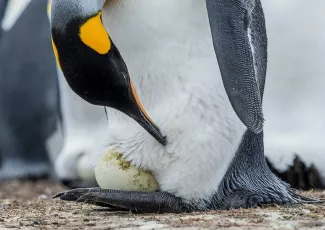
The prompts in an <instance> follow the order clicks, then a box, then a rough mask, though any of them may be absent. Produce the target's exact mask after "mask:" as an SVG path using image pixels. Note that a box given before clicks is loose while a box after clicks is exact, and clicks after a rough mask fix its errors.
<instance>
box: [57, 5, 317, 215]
mask: <svg viewBox="0 0 325 230" xmlns="http://www.w3.org/2000/svg"><path fill="white" fill-rule="evenodd" d="M104 3H105V1H104V0H97V1H81V0H75V1H66V0H56V1H54V2H53V5H52V23H51V28H52V39H53V47H54V52H55V54H56V56H57V61H58V63H59V65H60V67H61V69H62V71H63V73H64V75H65V77H66V80H67V82H68V83H69V85H70V87H71V88H72V89H73V90H74V91H75V92H76V93H77V94H78V95H79V96H80V97H82V98H83V99H85V100H86V101H88V102H90V103H93V104H97V105H103V106H108V107H111V108H114V109H116V110H119V111H114V110H109V111H108V116H109V119H110V125H109V134H108V136H107V138H106V141H107V147H106V149H107V150H111V149H114V150H117V151H119V152H120V153H121V154H122V155H123V157H125V158H126V159H127V160H129V161H131V163H132V164H134V165H135V166H137V167H142V168H144V169H148V170H150V171H152V172H153V174H154V176H155V178H156V179H157V181H158V183H159V185H160V191H157V192H152V193H142V192H126V191H115V190H107V189H100V188H89V189H74V190H70V191H67V192H63V193H60V194H58V195H57V197H60V198H61V199H62V200H68V201H78V202H88V203H94V204H98V205H104V206H108V207H113V208H124V209H130V210H136V211H150V212H157V211H171V212H183V211H197V210H209V209H229V208H247V207H255V206H257V205H261V204H267V203H278V204H294V203H302V202H313V200H312V199H309V198H305V197H301V196H299V195H297V194H296V193H294V192H293V191H292V190H291V189H290V188H289V187H288V185H287V184H285V183H284V182H282V181H281V180H280V179H278V178H277V177H276V176H275V175H274V174H273V173H272V172H271V171H270V170H269V168H268V166H267V164H266V161H265V157H264V152H263V151H264V150H263V131H262V130H263V113H262V96H263V91H264V82H265V75H266V61H267V37H266V31H265V23H264V14H263V10H262V6H261V3H260V1H259V0H218V1H216V0H207V1H206V3H205V2H204V1H196V0H179V1H172V0H162V1H144V0H138V1H136V2H135V1H127V0H125V1H108V2H107V4H106V5H105V6H104ZM103 7H104V10H103V11H102V8H103ZM164 13H166V15H168V16H166V15H164ZM176 19H177V20H176ZM103 24H104V25H105V27H104V26H103ZM197 31H200V33H198V32H197ZM107 32H108V33H109V34H108V33H107ZM211 34H212V39H211ZM113 41H114V42H113ZM213 46H214V48H215V52H214V48H213ZM215 54H216V55H217V60H218V64H219V68H220V72H221V77H222V78H220V76H216V75H217V74H218V65H217V61H216V58H215ZM125 63H127V66H126V64H125ZM129 73H130V74H129ZM130 75H131V76H130ZM221 79H222V80H221ZM136 91H138V93H139V97H138V96H137V93H136ZM139 98H141V101H142V103H143V106H142V104H141V103H140V99H139ZM145 108H146V110H145ZM120 112H123V113H124V114H126V115H128V116H129V117H131V118H133V119H130V118H129V117H128V116H125V115H124V114H122V113H120ZM134 120H135V121H137V122H138V123H139V124H140V125H141V126H142V127H143V128H144V129H143V128H142V127H141V126H139V125H138V124H136V123H135V122H134ZM147 131H148V132H147ZM149 133H150V134H151V135H150V134H149Z"/></svg>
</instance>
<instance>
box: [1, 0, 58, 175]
mask: <svg viewBox="0 0 325 230" xmlns="http://www.w3.org/2000/svg"><path fill="white" fill-rule="evenodd" d="M46 9H47V1H45V0H32V1H27V0H17V1H13V0H12V1H4V0H2V1H0V17H2V18H1V20H2V31H3V32H2V35H1V38H0V180H3V179H12V178H36V179H37V178H43V177H47V176H49V175H51V174H52V172H53V169H52V164H51V157H54V155H55V153H57V152H59V151H60V149H61V145H62V133H61V130H60V123H61V117H60V112H59V110H60V101H59V91H58V82H57V71H56V63H55V57H54V55H53V51H52V47H51V40H50V26H49V25H50V24H49V21H48V20H47V10H46Z"/></svg>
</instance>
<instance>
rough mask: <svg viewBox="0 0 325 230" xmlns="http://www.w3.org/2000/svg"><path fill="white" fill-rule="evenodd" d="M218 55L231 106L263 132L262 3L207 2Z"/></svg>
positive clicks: (237, 0) (264, 51)
mask: <svg viewBox="0 0 325 230" xmlns="http://www.w3.org/2000/svg"><path fill="white" fill-rule="evenodd" d="M206 4H207V10H208V17H209V21H210V27H211V32H212V39H213V44H214V48H215V53H216V56H217V60H218V63H219V68H220V72H221V76H222V79H223V83H224V86H225V89H226V92H227V94H228V97H229V100H230V103H231V105H232V107H233V109H234V110H235V112H236V114H237V116H238V117H239V119H240V120H241V121H242V122H243V123H244V124H245V125H246V127H247V128H248V129H249V130H251V131H253V132H255V133H259V132H261V131H262V129H263V123H264V118H263V110H262V97H263V91H264V82H265V75H266V65H267V36H266V29H265V20H264V13H263V9H262V6H261V2H260V0H206Z"/></svg>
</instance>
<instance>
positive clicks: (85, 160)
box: [76, 155, 96, 182]
mask: <svg viewBox="0 0 325 230" xmlns="http://www.w3.org/2000/svg"><path fill="white" fill-rule="evenodd" d="M89 162H91V161H90V159H89V156H88V155H84V156H81V157H80V158H79V159H78V161H77V165H76V170H77V175H78V178H79V179H81V180H82V181H88V182H95V181H96V178H95V172H94V167H93V166H92V165H91V164H90V163H89Z"/></svg>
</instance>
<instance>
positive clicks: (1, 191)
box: [0, 180, 325, 230]
mask: <svg viewBox="0 0 325 230" xmlns="http://www.w3.org/2000/svg"><path fill="white" fill-rule="evenodd" d="M62 190H64V188H63V187H62V186H60V185H58V184H56V183H54V182H51V181H46V180H44V181H38V182H26V181H7V182H2V183H0V229H67V230H69V229H78V230H81V229H121V228H123V229H176V228H180V229H193V230H194V229H229V230H233V229H244V230H245V229H254V230H258V229H281V230H285V229H325V204H324V205H296V206H289V207H280V206H268V207H263V208H256V209H241V210H231V211H210V212H204V213H191V214H133V213H130V212H111V211H109V210H107V209H104V208H98V207H96V206H92V205H88V204H80V203H78V204H77V203H68V202H63V201H60V200H53V199H52V198H51V197H52V195H54V194H55V193H57V192H60V191H62ZM305 195H306V194H305ZM307 195H310V196H314V197H319V198H323V199H324V198H325V191H324V192H322V191H317V192H316V191H310V192H308V193H307Z"/></svg>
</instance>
